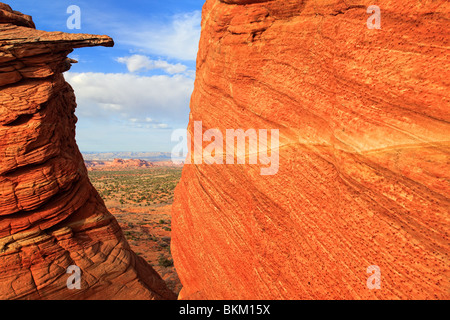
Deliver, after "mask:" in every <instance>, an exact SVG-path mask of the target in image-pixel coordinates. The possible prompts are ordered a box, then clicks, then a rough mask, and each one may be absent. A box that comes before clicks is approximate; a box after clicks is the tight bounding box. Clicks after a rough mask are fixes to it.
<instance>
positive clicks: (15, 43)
mask: <svg viewBox="0 0 450 320" xmlns="http://www.w3.org/2000/svg"><path fill="white" fill-rule="evenodd" d="M99 45H100V46H112V45H113V40H112V39H111V38H109V37H107V36H96V35H86V34H66V33H61V32H44V31H38V30H36V29H35V27H34V23H33V21H32V19H31V17H29V16H27V15H23V14H21V13H20V12H17V11H13V10H11V8H10V7H9V6H8V5H6V4H3V3H0V299H173V298H175V296H174V294H173V293H172V292H171V291H170V290H169V289H167V287H166V285H165V283H164V282H163V280H162V279H161V278H160V277H159V275H158V274H157V273H156V272H155V271H154V270H153V269H152V268H151V266H150V265H148V264H147V263H146V262H145V261H144V260H143V259H142V258H140V257H138V256H137V255H135V254H134V252H132V251H131V250H130V247H129V245H128V243H127V242H126V240H125V238H124V237H123V234H122V231H121V230H120V227H119V225H118V223H117V222H116V220H115V219H114V218H113V216H112V215H111V214H110V213H109V212H108V211H107V209H106V207H105V206H104V203H103V201H102V199H101V198H100V197H99V195H98V193H97V192H96V190H95V189H94V188H93V187H92V185H91V183H90V182H89V180H88V177H87V170H86V168H85V166H84V163H83V159H82V157H81V154H80V152H79V150H78V147H77V145H76V143H75V123H76V121H77V119H76V117H75V114H74V111H75V107H76V103H75V96H74V92H73V90H72V88H71V87H70V85H69V84H68V83H66V82H65V80H64V77H63V75H62V72H64V71H67V70H69V68H70V65H71V63H73V62H74V61H73V60H70V59H68V58H67V55H68V54H69V53H70V52H72V50H73V49H74V48H81V47H89V46H99ZM71 265H76V266H78V267H79V268H81V271H82V275H81V289H80V290H69V289H68V288H67V286H66V282H67V279H68V277H69V274H66V270H67V268H68V267H69V266H71Z"/></svg>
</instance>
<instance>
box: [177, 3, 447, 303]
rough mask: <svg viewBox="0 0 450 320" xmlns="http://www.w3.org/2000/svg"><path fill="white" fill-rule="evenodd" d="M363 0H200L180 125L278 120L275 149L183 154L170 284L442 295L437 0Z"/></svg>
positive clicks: (442, 121) (270, 292)
mask: <svg viewBox="0 0 450 320" xmlns="http://www.w3.org/2000/svg"><path fill="white" fill-rule="evenodd" d="M372 2H373V1H359V0H351V1H340V0H319V1H306V0H305V1H301V0H295V1H294V0H272V1H237V0H236V1H234V0H233V1H232V0H229V1H228V0H220V1H219V0H207V1H206V4H205V5H204V8H203V18H202V35H201V40H200V47H199V53H198V60H197V76H196V82H195V89H194V93H193V95H192V100H191V114H190V123H189V127H188V130H189V132H190V133H191V136H194V122H195V121H202V125H203V131H205V130H207V129H212V128H218V129H219V130H220V131H221V132H225V130H226V129H238V128H242V129H244V130H246V129H250V128H253V129H279V132H280V149H279V157H280V164H279V170H278V172H277V174H275V175H272V176H270V175H269V176H262V175H261V174H260V167H262V165H249V164H245V165H237V164H235V165H220V164H213V165H208V164H204V163H203V164H188V165H185V167H184V169H183V176H182V179H181V182H180V184H179V185H178V187H177V189H176V194H175V203H174V206H173V220H172V227H173V232H172V254H173V256H174V262H175V267H176V269H177V272H178V274H179V277H180V280H181V282H182V284H183V290H182V292H181V293H180V298H184V299H204V298H207V299H448V298H449V297H450V295H449V292H450V291H449V290H450V286H449V275H450V274H449V252H450V251H449V249H450V248H449V244H450V242H449V208H450V201H449V198H450V170H449V162H450V161H449V160H450V158H449V154H450V142H449V141H450V140H449V137H450V125H449V122H450V114H449V112H450V108H449V98H450V97H449V92H450V90H449V88H450V83H449V76H450V74H449V70H450V64H449V60H448V56H449V54H450V50H449V38H448V34H449V31H450V30H449V24H448V19H449V12H450V3H449V2H448V1H443V0H442V1H422V2H415V1H406V0H399V1H388V0H380V1H375V2H373V3H372ZM372 4H376V5H378V6H379V7H380V10H381V29H369V28H368V27H367V24H366V21H367V20H368V18H369V17H370V14H368V13H367V8H368V7H369V6H370V5H372ZM209 144H210V142H204V144H203V148H205V147H206V146H207V145H209ZM370 266H377V267H378V268H379V271H380V273H381V278H380V285H381V289H372V290H371V289H369V287H371V288H373V286H372V285H373V284H375V282H370V281H372V280H371V279H369V277H370V276H375V274H372V273H371V272H369V273H368V272H367V270H368V268H369V267H370ZM370 270H371V269H370V268H369V271H370ZM368 280H370V281H369V286H368V285H367V282H368Z"/></svg>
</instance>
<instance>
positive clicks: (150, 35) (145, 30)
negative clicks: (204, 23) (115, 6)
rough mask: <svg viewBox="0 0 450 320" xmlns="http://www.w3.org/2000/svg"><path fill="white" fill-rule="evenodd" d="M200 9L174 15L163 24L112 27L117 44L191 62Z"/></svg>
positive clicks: (197, 32)
mask: <svg viewBox="0 0 450 320" xmlns="http://www.w3.org/2000/svg"><path fill="white" fill-rule="evenodd" d="M200 23H201V12H200V11H193V12H189V13H184V14H178V15H174V16H173V17H172V18H171V21H170V22H169V23H167V24H161V23H158V24H155V23H153V24H152V23H148V22H146V23H144V24H141V25H125V26H123V25H122V26H116V30H115V32H114V33H115V34H116V36H115V38H116V40H117V42H118V43H123V44H127V45H131V46H133V47H135V48H140V49H142V50H143V51H145V52H147V53H150V54H154V55H159V56H165V57H168V58H171V59H178V60H184V61H195V59H196V57H197V51H198V43H199V40H200V30H201V27H200Z"/></svg>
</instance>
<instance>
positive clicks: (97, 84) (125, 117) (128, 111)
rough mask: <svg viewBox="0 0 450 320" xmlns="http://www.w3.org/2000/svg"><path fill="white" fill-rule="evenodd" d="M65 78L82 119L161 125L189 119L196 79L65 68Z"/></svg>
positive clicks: (175, 123)
mask: <svg viewBox="0 0 450 320" xmlns="http://www.w3.org/2000/svg"><path fill="white" fill-rule="evenodd" d="M65 78H66V80H67V82H69V83H70V84H71V85H72V87H73V88H74V90H75V95H76V97H77V105H78V107H77V115H78V117H79V118H81V119H88V118H90V119H93V120H101V121H108V120H117V119H119V120H121V121H123V122H126V123H127V124H129V125H131V126H135V127H142V126H146V127H151V128H159V129H164V128H169V127H170V126H171V125H177V124H179V123H184V122H187V119H188V116H189V100H190V96H191V94H192V90H193V88H194V80H193V78H191V77H188V76H186V75H181V74H177V75H174V76H167V75H158V76H139V75H136V74H122V73H73V72H66V73H65Z"/></svg>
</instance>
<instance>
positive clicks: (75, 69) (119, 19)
mask: <svg viewBox="0 0 450 320" xmlns="http://www.w3.org/2000/svg"><path fill="white" fill-rule="evenodd" d="M7 3H8V4H9V5H10V6H11V7H12V8H13V9H14V10H18V11H21V12H23V13H26V14H29V15H31V16H33V20H34V22H35V24H36V27H37V28H38V29H40V30H45V31H63V32H69V33H73V32H76V33H91V34H106V35H109V36H111V37H112V38H113V39H114V41H115V46H114V48H103V47H98V48H81V49H76V50H75V51H74V52H73V53H72V54H71V55H70V57H71V58H73V59H76V60H78V61H79V63H78V64H74V65H73V66H72V69H71V70H70V71H69V72H67V73H65V78H66V80H67V81H68V82H69V83H70V84H71V85H72V87H73V88H74V90H75V94H76V96H77V103H78V107H77V111H76V115H77V117H78V123H77V137H76V139H77V143H78V146H79V148H80V150H81V151H96V152H106V151H167V152H169V151H171V150H172V148H173V147H174V146H175V145H176V142H171V140H170V137H171V134H172V132H173V131H174V130H175V129H179V128H183V129H184V128H186V127H187V123H188V117H189V100H190V95H191V93H192V90H193V85H194V78H195V59H196V54H197V49H198V41H199V37H200V19H201V9H202V6H203V3H204V0H164V1H161V0H127V1H118V0H109V1H102V0H89V1H86V0H79V1H78V0H57V1H55V0H41V1H36V0H14V1H9V2H7ZM71 5H77V6H78V7H79V8H80V10H81V29H80V30H75V29H74V30H70V29H68V27H67V20H68V19H69V17H70V16H71V14H68V13H67V8H68V7H69V6H71Z"/></svg>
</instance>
